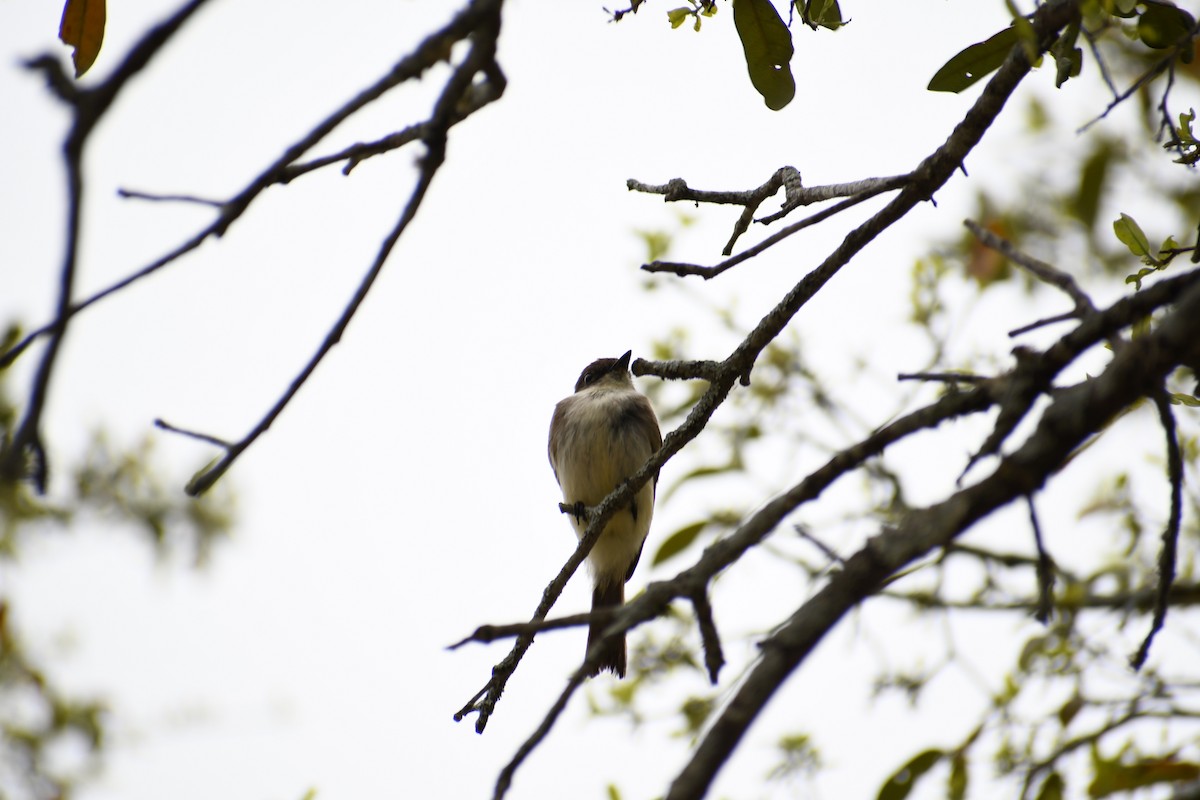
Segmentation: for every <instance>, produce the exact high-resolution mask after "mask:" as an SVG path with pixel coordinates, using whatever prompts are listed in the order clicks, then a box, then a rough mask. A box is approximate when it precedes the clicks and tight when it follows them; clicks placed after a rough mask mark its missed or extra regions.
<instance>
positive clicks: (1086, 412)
mask: <svg viewBox="0 0 1200 800" xmlns="http://www.w3.org/2000/svg"><path fill="white" fill-rule="evenodd" d="M1045 8H1049V7H1048V6H1044V7H1043V9H1045ZM1010 63H1011V59H1010ZM1196 355H1200V287H1196V286H1191V287H1189V288H1188V289H1187V291H1186V292H1185V293H1184V294H1183V296H1182V297H1181V298H1180V301H1179V303H1178V305H1177V306H1176V307H1175V308H1174V309H1173V310H1172V311H1170V312H1169V313H1168V314H1167V316H1166V317H1164V319H1163V321H1162V322H1161V324H1159V326H1158V327H1157V328H1156V329H1155V330H1154V331H1153V332H1152V333H1149V334H1147V335H1145V336H1143V337H1139V338H1138V339H1137V340H1135V341H1133V342H1132V343H1131V344H1130V345H1129V346H1128V347H1125V348H1123V349H1122V352H1120V353H1118V354H1116V355H1115V356H1114V358H1113V360H1112V362H1111V363H1110V364H1109V365H1108V367H1107V368H1106V369H1105V371H1104V372H1103V373H1102V374H1101V375H1100V376H1099V377H1097V378H1095V379H1093V380H1091V381H1088V382H1086V383H1082V384H1080V385H1078V386H1076V387H1073V388H1072V389H1070V390H1067V391H1064V392H1062V393H1061V394H1059V395H1058V396H1057V397H1056V398H1055V399H1054V401H1053V402H1052V403H1051V405H1050V406H1049V407H1048V408H1047V409H1046V412H1045V414H1044V415H1043V416H1042V419H1041V420H1040V422H1039V424H1038V426H1037V428H1036V430H1035V431H1034V433H1033V434H1032V435H1031V436H1030V437H1029V439H1028V440H1026V442H1025V443H1024V444H1023V445H1022V446H1021V447H1020V448H1019V449H1018V450H1017V451H1016V452H1014V453H1013V454H1012V455H1010V456H1007V457H1005V458H1003V459H1002V460H1001V462H1000V463H999V464H998V465H997V467H996V469H995V470H994V471H993V472H992V474H991V475H989V476H988V477H987V478H985V479H983V480H982V481H980V482H979V483H977V484H975V485H974V486H970V487H968V488H965V489H962V490H960V491H958V492H956V493H955V494H953V495H951V496H950V497H949V498H947V499H946V500H944V501H943V502H941V503H938V504H936V505H933V506H929V507H927V508H924V509H918V510H914V511H912V512H910V513H909V514H908V515H907V516H906V517H905V518H904V520H903V521H902V522H901V523H900V524H899V525H898V526H897V527H896V528H893V529H888V530H884V531H883V532H881V533H880V534H878V535H876V536H875V537H873V538H871V539H870V540H869V541H868V542H867V544H866V545H865V546H864V547H863V548H862V549H861V550H860V551H859V552H857V553H855V554H854V555H853V556H851V557H850V558H849V559H847V561H846V565H845V568H844V569H843V570H842V571H840V572H839V573H837V574H836V575H834V576H833V578H831V580H830V581H829V583H828V584H827V585H826V586H825V587H824V588H823V589H821V591H819V592H818V593H817V595H816V596H814V597H813V598H812V599H811V600H809V601H808V602H806V603H805V604H804V605H802V606H801V607H800V608H799V609H798V610H797V611H796V612H795V613H794V614H793V615H792V617H791V619H789V620H788V622H787V623H786V624H785V625H784V626H783V627H782V628H780V629H779V630H778V631H777V632H776V633H775V634H773V635H772V636H771V637H770V638H768V639H767V640H766V641H765V642H764V643H763V645H762V657H761V658H760V660H759V662H758V664H757V665H756V666H755V667H754V669H753V670H752V672H751V674H750V676H749V677H748V678H747V679H746V681H745V682H744V683H743V684H742V686H741V687H740V689H739V690H738V692H737V694H736V695H735V696H734V697H733V699H732V700H731V701H730V702H729V705H728V706H727V707H726V708H725V709H724V711H722V713H721V714H720V716H719V717H718V718H717V720H716V721H715V722H714V723H713V725H712V727H711V728H710V729H709V731H708V733H707V734H706V735H705V736H704V739H703V740H702V741H701V743H700V745H699V747H698V748H697V749H696V751H695V752H694V753H693V755H692V758H691V759H690V760H689V762H688V764H687V765H686V766H685V767H684V769H683V770H682V771H681V772H680V774H679V776H678V777H677V778H676V780H675V781H674V782H673V783H672V785H671V788H670V791H669V792H668V794H667V799H666V800H685V799H690V798H699V797H702V796H703V795H704V794H705V792H706V791H707V789H708V787H709V785H710V784H711V782H712V780H713V778H714V777H715V776H716V773H717V771H718V770H719V769H720V768H721V766H722V765H723V764H724V763H725V761H726V760H728V758H729V756H730V755H731V754H732V752H733V750H734V748H735V747H736V746H737V744H738V742H739V741H740V740H741V737H742V736H743V735H744V734H745V732H746V730H747V728H748V727H749V726H750V724H751V723H752V722H753V721H754V720H755V719H756V718H757V716H758V714H759V712H760V711H762V709H763V707H764V706H765V705H766V703H767V701H768V700H770V698H771V696H772V695H773V694H774V693H775V691H776V690H777V689H778V688H779V687H780V686H781V685H782V683H783V681H784V680H786V679H787V677H788V676H789V675H790V674H791V673H792V672H793V671H794V670H795V669H796V668H797V667H798V666H799V665H800V664H801V663H802V662H803V661H804V659H805V658H806V657H807V656H808V655H809V654H810V653H811V652H812V650H813V648H815V647H816V645H817V643H818V642H820V640H821V639H822V638H823V637H824V636H825V634H826V633H828V632H829V630H831V629H832V628H833V626H834V625H835V624H837V622H838V621H840V620H841V618H842V617H843V616H844V615H845V614H846V613H847V612H848V611H849V610H850V609H851V608H853V607H854V606H855V605H857V604H858V603H860V602H861V601H862V600H864V599H866V598H867V597H869V596H871V595H872V594H874V593H875V592H876V590H877V589H878V588H879V587H881V586H882V585H883V584H884V582H885V581H886V580H887V579H888V576H890V575H891V574H892V573H894V572H896V571H897V570H900V569H903V568H904V567H905V566H906V565H908V564H910V563H912V562H913V561H915V560H916V559H918V558H921V557H923V556H925V555H927V554H928V553H929V552H930V551H932V550H934V549H936V548H938V547H944V546H946V545H947V544H948V543H950V542H951V541H953V540H954V538H955V537H957V536H958V535H959V534H961V533H962V532H964V531H965V530H967V529H968V528H969V527H971V526H972V525H973V524H974V523H976V522H978V521H979V520H980V519H982V518H983V517H985V516H987V515H988V514H990V513H991V512H992V511H994V510H996V509H997V508H1000V507H1001V506H1003V505H1006V504H1008V503H1010V502H1012V501H1013V500H1014V499H1016V498H1019V497H1021V496H1025V495H1028V494H1030V493H1031V492H1033V491H1036V490H1037V489H1038V488H1040V487H1041V486H1042V485H1044V484H1045V482H1046V481H1047V480H1049V478H1050V476H1051V475H1053V474H1054V473H1055V472H1056V471H1057V470H1058V469H1059V468H1060V467H1061V466H1062V465H1063V464H1064V463H1065V461H1066V460H1067V459H1068V458H1069V457H1070V456H1071V455H1072V453H1073V452H1074V450H1075V449H1076V448H1077V447H1078V446H1079V445H1081V444H1082V443H1083V442H1084V441H1085V440H1086V439H1087V438H1088V437H1089V436H1091V435H1092V434H1093V433H1094V432H1095V431H1097V430H1099V429H1101V428H1102V427H1103V426H1104V425H1106V424H1107V423H1108V422H1109V421H1110V420H1111V419H1113V418H1114V417H1115V416H1116V415H1118V414H1119V413H1120V412H1121V411H1122V410H1123V409H1124V408H1126V407H1127V406H1129V405H1130V404H1132V403H1133V402H1135V401H1137V400H1138V399H1139V398H1141V397H1142V396H1145V395H1147V394H1151V393H1153V392H1154V391H1156V389H1157V387H1158V386H1160V385H1161V381H1162V380H1163V377H1164V376H1165V375H1166V374H1167V373H1168V372H1169V371H1171V370H1172V369H1174V368H1175V366H1176V365H1178V364H1179V363H1180V362H1181V361H1182V360H1184V359H1186V358H1191V357H1195V356H1196Z"/></svg>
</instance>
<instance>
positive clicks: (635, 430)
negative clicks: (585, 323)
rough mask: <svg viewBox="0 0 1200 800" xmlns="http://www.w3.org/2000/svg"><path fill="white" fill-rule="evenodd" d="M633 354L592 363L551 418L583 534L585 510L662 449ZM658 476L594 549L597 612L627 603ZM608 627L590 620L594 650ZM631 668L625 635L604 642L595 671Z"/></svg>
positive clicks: (555, 456)
mask: <svg viewBox="0 0 1200 800" xmlns="http://www.w3.org/2000/svg"><path fill="white" fill-rule="evenodd" d="M630 355H632V352H629V353H626V354H625V355H623V356H621V357H620V358H601V359H597V360H596V361H593V362H592V363H591V364H589V365H588V366H587V369H585V370H584V371H583V373H582V374H581V375H580V376H579V380H578V381H577V382H576V384H575V393H574V394H572V395H571V396H570V397H567V398H565V399H564V400H561V401H560V402H559V403H558V405H556V406H555V407H554V416H553V417H552V418H551V420H550V445H549V450H550V466H551V467H553V468H554V477H555V478H557V479H558V485H559V486H560V487H562V494H563V502H564V506H569V507H571V515H570V516H571V525H572V526H573V527H574V528H575V534H576V535H577V536H578V537H579V538H580V539H582V538H583V535H584V533H585V532H586V531H587V527H588V523H587V519H586V514H585V513H584V510H585V509H587V508H592V507H594V506H596V505H598V504H599V503H600V501H601V500H603V499H604V498H605V497H606V496H607V495H608V494H609V493H611V492H612V490H613V489H615V488H617V486H618V485H620V483H621V482H622V481H624V480H626V479H627V478H629V477H630V476H632V475H633V473H635V472H637V471H638V469H640V468H641V466H642V465H643V464H645V463H646V461H647V459H649V458H650V456H652V455H653V454H654V453H655V452H657V451H658V449H659V448H660V447H662V433H661V432H660V431H659V428H658V418H657V417H655V416H654V408H653V407H652V406H651V405H650V401H649V400H648V399H646V396H645V395H643V394H642V393H641V392H639V391H638V390H637V389H635V388H634V386H633V378H632V376H631V375H630V374H629V357H630ZM657 477H658V476H652V477H651V478H650V480H648V481H647V482H646V483H645V484H644V485H643V486H642V488H641V489H639V490H638V491H637V494H635V495H634V497H633V500H632V501H631V502H630V504H629V505H628V506H626V507H625V508H623V509H621V510H619V511H617V513H616V514H615V515H614V516H613V517H612V518H611V519H610V520H609V521H608V523H607V524H606V525H605V526H604V532H603V533H602V534H600V538H599V540H597V542H596V544H595V546H594V547H593V548H592V551H591V553H590V554H589V555H588V568H589V572H590V573H591V576H592V610H593V611H599V610H601V609H607V608H615V607H618V606H620V605H622V604H623V603H624V602H625V583H626V581H628V580H629V578H630V577H631V576H632V575H633V570H634V568H635V567H636V566H637V562H638V558H639V557H640V556H641V554H642V545H643V544H645V542H646V534H647V533H649V532H650V519H651V518H652V517H653V516H654V486H655V482H656V480H657ZM607 625H608V623H599V622H593V623H592V624H591V627H590V628H589V629H588V651H589V652H590V651H591V649H592V646H593V645H594V644H595V643H596V642H598V641H599V640H600V638H601V636H602V635H603V633H604V629H605V628H606V627H607ZM625 666H626V658H625V634H623V633H622V634H621V636H620V637H619V638H617V637H614V639H613V640H612V641H611V642H609V643H607V644H606V645H605V647H604V652H603V654H602V655H601V658H600V661H599V663H598V665H597V666H596V668H595V669H593V670H592V671H591V673H590V674H591V675H597V674H599V673H600V671H601V670H609V671H610V672H614V673H616V674H617V675H618V676H620V677H622V678H623V677H625Z"/></svg>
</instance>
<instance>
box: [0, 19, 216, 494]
mask: <svg viewBox="0 0 1200 800" xmlns="http://www.w3.org/2000/svg"><path fill="white" fill-rule="evenodd" d="M205 2H206V0H192V2H190V3H188V4H187V5H185V6H183V7H182V8H181V9H180V10H179V11H177V12H175V14H174V15H173V16H171V17H169V18H168V19H167V20H166V21H164V22H163V23H161V24H159V25H156V26H154V27H153V28H151V29H150V30H149V31H147V32H146V34H145V35H144V36H142V38H141V39H139V40H138V41H137V43H136V44H134V46H133V47H132V48H131V49H130V51H129V53H128V55H127V56H126V57H125V60H124V61H122V62H121V64H120V65H118V67H117V69H116V70H115V71H114V72H113V74H112V75H110V76H109V77H108V78H107V79H106V80H105V81H103V82H102V83H99V84H97V85H96V86H95V87H94V88H90V89H80V88H78V87H77V86H75V85H74V84H73V83H71V81H70V79H69V78H67V77H66V75H65V73H64V72H63V69H62V66H61V65H60V64H59V62H58V61H57V60H56V59H55V58H53V57H51V56H42V57H41V58H38V59H36V60H34V61H32V62H30V63H29V64H28V67H29V68H30V69H35V70H40V71H41V72H43V73H44V74H45V75H46V76H47V80H48V81H49V83H50V86H51V88H52V89H53V91H54V92H55V94H56V95H57V96H58V97H59V98H60V99H62V100H63V101H64V102H66V103H67V104H68V105H70V106H71V126H70V128H69V129H68V131H67V135H66V141H65V142H64V145H63V159H64V161H65V167H66V177H67V230H66V236H65V241H66V246H65V253H64V255H63V265H62V268H61V270H60V272H59V287H58V299H57V302H56V313H55V317H56V319H55V321H54V322H53V323H52V324H51V325H50V326H48V328H47V329H46V333H48V334H49V336H50V341H49V343H48V344H47V346H46V350H45V352H44V353H43V354H42V360H41V362H40V363H39V364H38V366H37V370H36V372H35V373H34V377H33V385H32V387H31V389H30V392H29V403H28V404H27V406H26V407H25V414H24V416H23V417H22V419H21V422H20V424H19V425H18V426H17V429H16V432H15V433H14V434H13V436H12V439H11V440H10V441H8V442H6V443H5V446H4V447H3V448H0V477H3V478H5V479H8V480H13V481H16V480H21V479H23V478H26V477H28V478H30V479H31V480H32V481H33V484H34V486H35V488H36V489H37V491H38V492H41V493H45V491H46V483H47V480H48V475H49V465H48V463H47V457H46V450H45V447H44V446H43V444H42V435H41V420H42V412H43V410H44V409H45V406H46V401H47V398H48V397H49V393H50V379H51V377H52V375H53V373H54V364H55V361H56V360H57V358H58V354H59V352H60V349H61V347H62V342H63V338H64V337H65V336H66V333H67V324H68V322H69V321H70V316H71V307H72V303H73V302H74V301H73V297H74V289H75V274H76V269H77V267H78V263H79V235H80V228H81V226H82V224H83V200H84V198H83V172H84V161H83V159H84V150H85V146H86V144H87V141H88V137H89V136H90V135H91V132H92V131H93V130H94V129H95V126H96V124H97V123H98V122H99V121H100V118H101V117H102V116H103V115H104V113H105V112H106V111H107V110H108V109H109V108H110V107H111V106H112V102H113V100H114V99H116V97H117V95H118V94H119V93H120V91H121V90H122V89H123V88H124V87H125V85H126V84H127V83H128V82H129V80H130V79H131V78H132V77H133V76H134V75H136V74H137V73H138V72H139V71H140V70H141V69H142V68H143V67H145V66H146V64H148V63H149V62H150V60H151V59H152V58H153V57H154V55H155V54H157V53H158V52H159V51H160V50H161V49H162V48H163V46H164V45H166V43H167V42H168V41H169V40H170V38H171V37H172V36H173V35H174V34H175V33H176V31H178V30H179V28H180V27H181V26H182V25H183V24H184V23H185V22H186V21H187V20H188V19H189V18H190V17H191V16H192V14H194V13H195V12H196V11H197V10H199V8H200V7H201V6H202V5H204V3H205Z"/></svg>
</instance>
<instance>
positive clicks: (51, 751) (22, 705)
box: [0, 327, 234, 800]
mask: <svg viewBox="0 0 1200 800" xmlns="http://www.w3.org/2000/svg"><path fill="white" fill-rule="evenodd" d="M17 338H18V336H17V330H16V329H15V327H13V328H10V329H9V331H8V334H7V336H6V337H5V339H6V344H5V345H4V346H0V351H2V350H4V349H7V347H8V346H11V344H12V342H15V341H16V340H17ZM9 374H10V373H8V372H7V371H0V442H6V441H8V438H9V437H10V436H11V434H12V428H13V425H14V424H15V421H16V419H17V408H16V406H15V405H14V404H13V402H12V400H11V397H10V395H9V390H8V385H7V381H6V378H8V377H9ZM69 460H70V459H67V458H63V459H61V462H62V463H64V464H66V463H68V461H69ZM66 473H67V477H65V478H64V479H63V480H62V481H61V483H62V484H65V486H62V487H61V488H60V487H57V485H56V487H55V488H56V489H59V490H58V491H55V492H52V493H51V494H50V496H49V497H43V496H39V495H37V494H35V493H34V491H33V489H32V487H30V486H29V484H28V483H26V482H14V481H0V577H2V576H3V575H4V574H5V573H8V572H11V571H13V570H16V569H19V566H20V565H19V562H20V559H21V556H22V552H23V550H24V547H23V545H25V544H26V543H27V542H29V541H31V540H33V539H35V538H40V537H47V536H52V535H55V534H60V533H62V532H65V531H68V530H72V529H88V528H94V527H99V526H103V527H104V528H105V529H110V528H113V527H116V528H127V529H129V530H131V531H136V532H140V534H141V535H142V536H144V537H145V539H146V540H147V542H148V543H149V544H150V545H151V547H153V548H154V550H155V552H156V553H157V554H158V555H159V556H160V557H161V558H167V557H169V556H172V555H174V554H177V553H186V554H187V555H188V557H189V559H190V560H191V561H192V562H193V563H194V564H195V565H197V566H199V565H202V564H203V563H204V562H205V559H206V558H207V557H208V555H209V554H210V552H211V550H212V547H213V546H214V545H215V544H216V543H217V542H219V541H220V540H221V539H223V538H224V537H226V536H227V535H228V534H229V531H230V529H231V527H232V525H233V508H234V506H233V498H232V496H231V495H230V494H229V493H228V491H219V492H217V493H215V494H213V495H211V496H207V495H206V496H205V497H204V498H201V499H199V500H195V499H191V498H188V497H186V496H185V495H183V494H182V493H181V492H179V491H178V489H176V488H173V487H176V486H178V484H179V483H180V481H179V476H178V474H175V473H174V472H170V473H168V471H167V470H165V469H164V468H163V467H162V465H161V463H159V460H158V459H157V458H156V457H155V453H154V450H153V446H152V442H151V440H150V439H144V440H142V441H141V442H139V443H137V444H135V445H133V446H132V447H127V448H122V447H117V446H115V445H113V444H112V442H111V441H110V440H109V437H108V436H106V435H105V434H104V433H103V432H97V433H96V434H94V436H93V438H92V441H91V443H90V444H89V445H88V447H87V449H86V451H85V452H84V453H81V454H78V455H76V456H75V459H74V463H73V465H72V466H70V467H68V468H67V469H66ZM160 475H167V476H168V477H163V478H160V477H159V476H160ZM79 599H80V602H83V601H84V598H82V597H80V598H79ZM19 606H20V603H19V598H17V597H15V596H14V594H13V591H12V587H11V586H10V584H9V583H8V582H7V581H0V798H4V800H49V799H51V798H53V799H54V800H61V799H63V798H69V797H70V796H71V795H72V790H73V789H74V788H75V786H76V785H77V784H78V782H79V781H80V780H82V779H84V778H86V777H87V776H88V775H89V774H90V770H91V769H93V768H94V767H95V766H96V764H97V763H98V759H99V758H100V757H101V755H102V754H103V750H104V746H105V743H106V739H105V730H106V725H107V710H106V707H105V704H104V702H103V700H102V699H100V698H95V697H73V696H71V695H70V694H69V693H68V692H65V691H63V690H62V689H60V688H59V687H58V686H57V685H56V682H55V676H54V670H53V668H52V666H51V665H48V664H44V663H42V660H43V659H44V656H41V657H39V654H38V653H37V652H36V650H37V648H36V647H33V646H31V644H30V643H29V642H27V640H26V638H25V636H24V632H23V631H22V630H21V626H20V625H19V616H20V614H19ZM64 754H69V755H64Z"/></svg>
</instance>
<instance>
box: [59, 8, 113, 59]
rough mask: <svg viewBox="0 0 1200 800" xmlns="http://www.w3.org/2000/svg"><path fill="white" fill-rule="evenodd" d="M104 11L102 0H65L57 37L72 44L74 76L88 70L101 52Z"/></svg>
mask: <svg viewBox="0 0 1200 800" xmlns="http://www.w3.org/2000/svg"><path fill="white" fill-rule="evenodd" d="M104 14H105V10H104V0H67V4H66V5H65V6H63V15H62V23H61V24H60V25H59V26H58V38H59V39H62V42H63V44H67V45H70V46H71V47H74V48H75V51H74V52H73V53H72V54H71V60H72V61H74V62H75V77H76V78H78V77H80V76H81V75H83V73H85V72H87V71H88V69H90V68H91V66H92V64H94V63H95V62H96V56H98V55H100V45H101V44H103V43H104Z"/></svg>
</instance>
